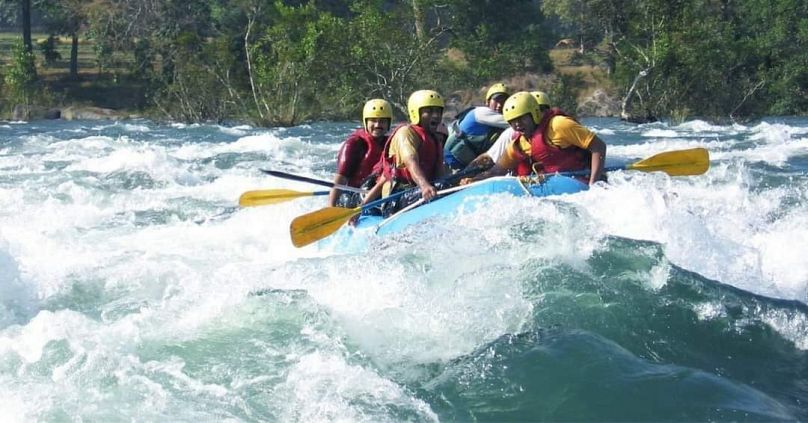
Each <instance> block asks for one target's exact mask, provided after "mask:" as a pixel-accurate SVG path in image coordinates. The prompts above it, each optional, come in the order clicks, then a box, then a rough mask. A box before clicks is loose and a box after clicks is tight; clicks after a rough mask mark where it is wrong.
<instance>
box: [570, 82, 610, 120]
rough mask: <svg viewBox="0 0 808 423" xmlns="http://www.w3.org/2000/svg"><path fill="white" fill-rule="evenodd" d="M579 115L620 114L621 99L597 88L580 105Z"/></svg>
mask: <svg viewBox="0 0 808 423" xmlns="http://www.w3.org/2000/svg"><path fill="white" fill-rule="evenodd" d="M577 115H578V116H581V117H584V116H589V117H614V116H620V100H619V99H618V98H616V97H613V96H611V95H609V94H608V93H606V92H605V91H603V90H601V89H597V90H595V92H594V93H592V95H591V96H589V97H588V98H586V99H584V100H583V101H582V102H581V103H580V104H579V105H578V110H577Z"/></svg>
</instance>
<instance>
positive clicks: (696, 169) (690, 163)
mask: <svg viewBox="0 0 808 423" xmlns="http://www.w3.org/2000/svg"><path fill="white" fill-rule="evenodd" d="M709 168H710V153H708V152H707V150H706V149H704V148H691V149H689V150H678V151H666V152H664V153H659V154H655V155H653V156H651V157H649V158H647V159H644V160H640V161H638V162H636V163H632V164H630V165H628V166H626V169H632V170H639V171H642V172H655V171H661V172H665V173H667V174H668V175H671V176H686V175H701V174H702V173H704V172H706V171H707V169H709Z"/></svg>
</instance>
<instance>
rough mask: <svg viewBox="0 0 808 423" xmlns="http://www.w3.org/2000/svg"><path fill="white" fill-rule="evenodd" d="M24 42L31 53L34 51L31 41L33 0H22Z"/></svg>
mask: <svg viewBox="0 0 808 423" xmlns="http://www.w3.org/2000/svg"><path fill="white" fill-rule="evenodd" d="M22 42H23V44H25V49H26V50H27V51H28V52H29V53H31V52H33V51H34V46H33V44H32V43H31V0H22Z"/></svg>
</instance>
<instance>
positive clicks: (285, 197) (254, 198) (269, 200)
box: [238, 189, 316, 207]
mask: <svg viewBox="0 0 808 423" xmlns="http://www.w3.org/2000/svg"><path fill="white" fill-rule="evenodd" d="M315 194H316V193H314V192H300V191H292V190H289V189H264V190H258V191H247V192H245V193H244V194H241V197H239V199H238V205H239V206H241V207H253V206H263V205H267V204H277V203H283V202H284V201H289V200H294V199H295V198H300V197H308V196H312V195H315Z"/></svg>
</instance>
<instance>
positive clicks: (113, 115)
mask: <svg viewBox="0 0 808 423" xmlns="http://www.w3.org/2000/svg"><path fill="white" fill-rule="evenodd" d="M126 117H127V116H124V115H123V114H122V113H120V112H117V111H115V110H112V109H104V108H102V107H92V106H70V107H66V108H64V109H62V119H65V120H94V119H108V120H118V119H126Z"/></svg>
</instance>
